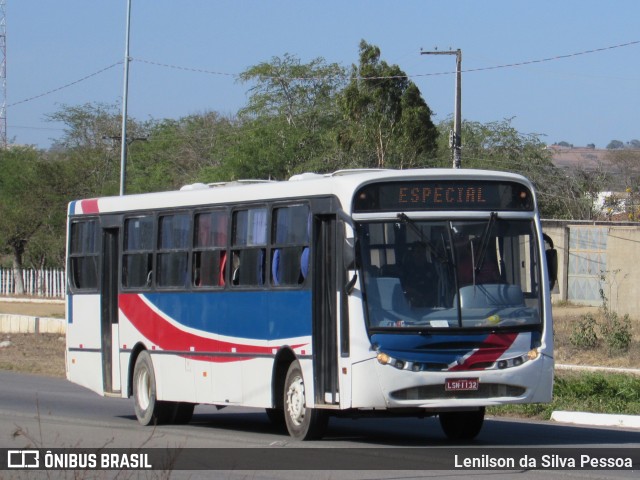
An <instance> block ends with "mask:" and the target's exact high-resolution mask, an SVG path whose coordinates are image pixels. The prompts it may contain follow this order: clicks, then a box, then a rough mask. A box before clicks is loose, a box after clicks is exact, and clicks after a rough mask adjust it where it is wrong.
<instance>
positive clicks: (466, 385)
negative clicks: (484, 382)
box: [444, 378, 480, 392]
mask: <svg viewBox="0 0 640 480" xmlns="http://www.w3.org/2000/svg"><path fill="white" fill-rule="evenodd" d="M479 386H480V381H479V380H478V379H477V378H447V379H446V380H445V381H444V389H445V391H447V392H465V391H469V390H478V387H479Z"/></svg>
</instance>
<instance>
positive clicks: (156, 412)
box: [133, 350, 173, 425]
mask: <svg viewBox="0 0 640 480" xmlns="http://www.w3.org/2000/svg"><path fill="white" fill-rule="evenodd" d="M133 405H134V409H135V412H136V417H137V418H138V422H140V424H141V425H159V424H162V423H167V421H169V420H171V419H170V418H169V417H170V416H171V415H172V414H173V409H172V408H171V407H173V405H171V403H169V402H162V401H160V400H158V399H157V392H156V377H155V374H154V373H153V362H152V361H151V355H149V352H147V351H146V350H143V351H142V352H140V355H138V358H137V359H136V364H135V367H134V369H133Z"/></svg>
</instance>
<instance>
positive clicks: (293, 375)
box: [284, 361, 329, 440]
mask: <svg viewBox="0 0 640 480" xmlns="http://www.w3.org/2000/svg"><path fill="white" fill-rule="evenodd" d="M284 420H285V423H286V426H287V430H288V431H289V435H291V436H292V437H293V438H295V439H296V440H317V439H319V438H321V437H322V435H324V432H325V431H326V429H327V425H328V422H329V417H328V415H327V412H325V411H323V410H318V409H317V408H308V407H307V406H306V396H305V385H304V378H303V376H302V369H301V368H300V364H299V363H298V362H297V361H295V362H293V363H292V364H291V365H289V370H288V372H287V376H286V379H285V382H284Z"/></svg>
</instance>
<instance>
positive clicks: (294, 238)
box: [271, 205, 310, 286]
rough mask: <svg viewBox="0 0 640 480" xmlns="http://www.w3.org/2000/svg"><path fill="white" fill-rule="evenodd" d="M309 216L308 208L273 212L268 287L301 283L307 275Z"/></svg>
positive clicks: (298, 206) (290, 208)
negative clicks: (269, 282) (269, 280)
mask: <svg viewBox="0 0 640 480" xmlns="http://www.w3.org/2000/svg"><path fill="white" fill-rule="evenodd" d="M309 222H310V215H309V207H308V206H307V205H292V206H288V207H282V208H276V209H274V211H273V226H272V244H273V249H272V251H271V283H272V285H274V286H287V285H299V284H302V283H304V280H305V278H306V277H307V274H308V272H309V230H310V223H309Z"/></svg>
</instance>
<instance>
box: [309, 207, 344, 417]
mask: <svg viewBox="0 0 640 480" xmlns="http://www.w3.org/2000/svg"><path fill="white" fill-rule="evenodd" d="M336 232H337V230H336V216H335V215H317V216H315V220H314V236H315V241H314V247H315V249H314V262H313V265H314V269H313V363H314V380H315V385H314V386H315V389H314V390H315V403H316V405H337V404H339V401H340V398H339V389H338V326H337V324H338V316H337V312H336V309H337V290H338V289H337V278H338V276H337V274H336V269H337V257H338V255H337V242H336V239H337V234H336Z"/></svg>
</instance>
